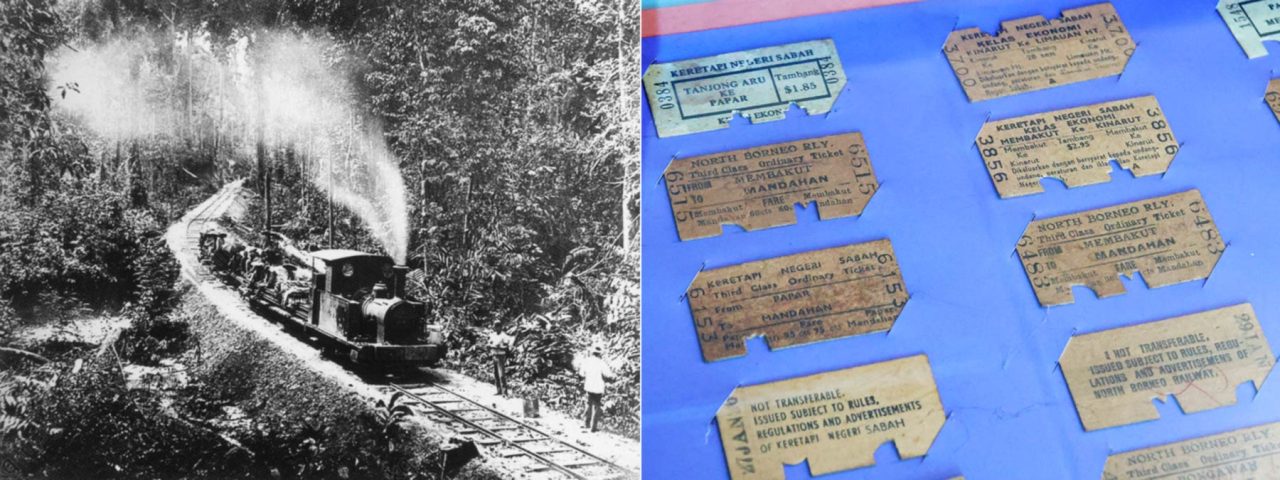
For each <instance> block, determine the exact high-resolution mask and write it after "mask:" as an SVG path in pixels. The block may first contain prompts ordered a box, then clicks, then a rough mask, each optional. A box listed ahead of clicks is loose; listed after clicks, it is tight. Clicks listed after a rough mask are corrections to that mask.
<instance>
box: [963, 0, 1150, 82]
mask: <svg viewBox="0 0 1280 480" xmlns="http://www.w3.org/2000/svg"><path fill="white" fill-rule="evenodd" d="M1133 49H1134V43H1133V39H1132V38H1130V37H1129V31H1128V30H1127V29H1126V28H1125V26H1124V23H1123V22H1121V21H1120V15H1119V14H1117V13H1116V9H1115V7H1114V6H1112V5H1111V4H1110V3H1099V4H1096V5H1089V6H1087V7H1081V8H1075V9H1071V10H1063V11H1062V16H1061V17H1059V18H1055V19H1050V20H1046V19H1045V18H1044V17H1042V16H1039V15H1037V16H1034V17H1026V18H1020V19H1017V20H1008V21H1005V22H1003V23H1002V24H1001V25H1000V31H999V32H998V33H997V34H996V35H991V34H988V33H986V32H983V31H982V30H981V29H979V28H977V27H974V28H966V29H963V30H956V31H953V32H951V35H950V36H949V37H947V43H946V46H945V47H943V52H944V53H946V55H947V60H948V61H950V62H951V69H952V71H954V72H955V74H956V78H957V79H958V80H960V84H961V85H962V86H963V87H964V92H965V94H966V95H968V96H969V101H970V102H978V101H982V100H989V99H992V98H999V97H1005V96H1009V95H1015V94H1019V93H1024V92H1030V91H1034V90H1043V89H1046V88H1050V87H1056V86H1058V85H1063V84H1067V83H1075V82H1082V81H1085V80H1092V79H1095V78H1103V77H1111V76H1115V75H1119V74H1120V73H1121V72H1123V71H1124V67H1125V65H1126V64H1128V63H1129V57H1130V56H1131V55H1133Z"/></svg>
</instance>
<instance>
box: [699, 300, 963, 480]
mask: <svg viewBox="0 0 1280 480" xmlns="http://www.w3.org/2000/svg"><path fill="white" fill-rule="evenodd" d="M903 308H904V309H905V308H906V307H905V306H904V307H903ZM916 357H924V366H925V368H927V369H929V379H930V380H932V382H933V389H932V390H933V395H934V396H935V397H937V398H938V406H939V407H942V422H941V423H939V424H938V428H937V429H935V430H933V431H932V432H927V433H928V434H929V445H928V446H927V447H925V449H924V453H922V454H920V455H919V456H918V457H903V456H902V451H901V450H900V449H899V447H898V441H897V439H895V438H890V439H888V440H885V441H883V442H880V443H879V444H877V445H876V446H875V448H872V449H871V450H870V452H869V454H870V456H871V463H865V464H862V465H858V466H855V467H853V468H848V469H844V470H837V471H833V472H826V473H822V474H818V473H814V472H813V462H812V461H811V459H810V457H811V455H808V454H806V455H805V456H804V458H803V459H801V460H800V461H799V462H796V463H785V462H780V463H779V464H778V466H777V467H778V468H779V469H783V468H785V467H788V466H792V467H794V466H797V465H800V464H802V463H803V464H805V465H807V466H808V467H807V470H809V472H808V473H809V476H811V477H812V476H818V475H831V474H834V473H838V472H850V471H855V470H860V469H864V468H867V467H874V466H876V465H877V463H876V459H875V452H878V451H880V449H881V448H884V445H885V444H886V443H892V444H893V452H894V454H896V455H898V460H900V461H902V460H910V459H913V458H921V459H923V458H925V457H927V456H928V455H929V452H930V451H932V450H933V446H934V444H935V443H938V437H939V436H940V435H941V434H942V429H943V428H945V427H946V426H947V423H949V422H951V413H950V412H948V411H947V406H946V405H945V404H943V403H942V391H941V389H939V388H938V377H937V375H935V374H934V371H933V362H932V361H930V360H929V354H927V353H917V354H914V355H907V356H902V357H895V358H890V359H886V360H874V361H871V362H867V363H860V364H857V365H853V366H849V367H843V368H836V369H832V370H823V371H819V372H813V373H806V374H802V375H795V376H790V377H785V378H780V379H776V380H764V381H761V382H757V383H751V384H744V383H738V384H737V385H736V386H734V387H733V390H730V391H729V395H727V396H725V397H724V400H722V401H721V402H720V403H719V406H718V407H716V412H715V414H714V415H713V416H712V417H711V418H712V420H713V421H714V423H715V424H716V430H717V431H716V436H717V437H720V438H721V440H720V441H719V442H717V443H719V444H720V448H722V449H723V448H724V441H723V437H722V435H721V433H720V432H719V429H720V413H721V412H723V411H724V407H725V405H726V404H728V403H729V399H730V398H733V397H734V396H736V395H737V394H738V391H739V390H741V389H743V388H749V387H758V386H761V385H769V384H775V383H784V382H788V381H792V380H799V379H802V378H806V377H813V376H818V375H822V374H826V373H834V372H839V371H843V370H853V369H856V368H862V367H869V366H872V365H877V364H881V363H888V362H898V361H903V360H907V359H912V358H916ZM929 413H931V412H929ZM708 433H710V432H708ZM721 456H722V457H723V458H724V460H725V462H726V463H727V462H728V461H729V460H730V457H729V453H728V452H721ZM730 468H731V466H730ZM955 478H960V479H961V480H963V479H964V477H963V476H960V477H955Z"/></svg>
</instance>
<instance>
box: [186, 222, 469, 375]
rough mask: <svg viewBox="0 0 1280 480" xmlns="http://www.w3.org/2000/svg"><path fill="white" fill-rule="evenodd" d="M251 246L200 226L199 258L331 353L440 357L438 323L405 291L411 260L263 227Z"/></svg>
mask: <svg viewBox="0 0 1280 480" xmlns="http://www.w3.org/2000/svg"><path fill="white" fill-rule="evenodd" d="M264 238H265V240H264V241H263V245H264V246H263V247H250V246H246V245H243V244H240V243H238V242H235V241H234V240H233V239H229V238H228V237H227V234H226V233H223V232H221V231H216V230H211V231H205V232H201V234H200V240H199V246H200V253H199V257H200V261H201V263H202V264H204V265H206V266H208V267H209V268H210V269H211V270H212V271H213V272H215V273H216V274H217V275H218V277H220V278H221V279H222V280H223V281H224V282H226V283H228V284H229V285H232V286H234V287H236V288H237V290H238V291H239V292H240V293H241V295H243V296H244V297H245V298H246V300H248V302H249V304H250V305H251V306H253V307H254V308H255V309H256V310H258V311H259V312H261V313H263V314H265V315H267V316H269V317H273V318H274V319H276V320H279V321H284V322H287V323H289V324H292V325H296V326H299V327H301V328H302V329H303V331H305V332H306V334H307V335H308V336H312V337H315V338H317V339H319V340H320V343H321V345H323V348H324V349H325V350H326V351H327V352H329V353H335V354H338V355H342V356H345V357H346V358H349V359H350V360H351V361H352V362H353V363H356V364H362V365H376V366H399V367H415V366H432V365H435V364H436V363H438V362H439V361H440V359H442V358H444V355H445V348H446V347H445V341H444V340H445V338H444V332H443V329H442V328H441V327H440V326H439V325H432V324H427V321H426V313H427V312H426V305H425V304H423V303H422V302H419V301H416V300H413V299H411V298H409V297H408V296H407V295H406V293H405V283H406V281H407V278H406V277H407V274H408V272H409V267H407V266H404V265H396V264H395V262H394V261H392V259H391V257H388V256H385V255H374V254H370V253H365V252H360V251H355V250H341V249H336V250H317V251H311V252H303V251H301V250H298V249H296V248H294V247H293V246H292V245H291V244H290V243H289V242H288V241H287V239H285V238H284V237H283V236H280V235H278V234H274V233H268V234H264Z"/></svg>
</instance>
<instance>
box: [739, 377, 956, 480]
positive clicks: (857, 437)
mask: <svg viewBox="0 0 1280 480" xmlns="http://www.w3.org/2000/svg"><path fill="white" fill-rule="evenodd" d="M945 422H946V413H945V412H944V411H943V407H942V401H941V399H940V398H939V397H938V387H937V384H936V383H935V382H934V378H933V371H932V370H931V369H930V367H929V359H928V358H927V357H926V356H925V355H916V356H912V357H904V358H900V359H896V360H890V361H886V362H880V363H873V364H869V365H864V366H860V367H853V368H848V369H844V370H836V371H831V372H826V373H820V374H816V375H810V376H806V377H799V378H793V379H789V380H783V381H779V382H773V383H766V384H760V385H752V386H745V387H738V388H735V389H734V390H733V394H732V395H730V396H729V398H728V400H726V401H725V403H724V405H722V406H721V407H720V411H719V412H717V413H716V423H718V424H719V427H720V441H721V442H723V445H724V452H725V459H726V461H727V462H728V466H729V474H730V477H731V478H733V480H785V478H786V475H785V473H784V470H783V468H782V467H783V465H796V464H799V463H800V462H803V461H805V460H806V459H807V460H808V461H809V472H810V473H811V474H813V475H815V476H816V475H823V474H827V473H831V472H838V471H841V470H851V469H854V468H859V467H866V466H869V465H873V464H875V451H876V449H877V448H879V447H880V445H883V444H884V443H885V442H889V441H892V442H894V445H895V446H896V447H897V449H898V456H899V457H901V458H903V459H908V458H915V457H920V456H924V454H925V453H927V452H928V451H929V447H930V446H931V445H932V444H933V441H934V439H935V438H937V436H938V432H939V431H940V430H942V424H943V423H945Z"/></svg>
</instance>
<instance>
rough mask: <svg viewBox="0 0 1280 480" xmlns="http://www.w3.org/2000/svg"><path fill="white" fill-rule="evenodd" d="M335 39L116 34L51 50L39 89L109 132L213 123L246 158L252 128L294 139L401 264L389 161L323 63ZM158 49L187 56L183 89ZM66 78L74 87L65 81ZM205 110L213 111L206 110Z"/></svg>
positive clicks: (399, 184) (400, 224)
mask: <svg viewBox="0 0 1280 480" xmlns="http://www.w3.org/2000/svg"><path fill="white" fill-rule="evenodd" d="M336 49H337V47H336V46H335V45H333V44H331V43H329V42H326V41H323V40H319V39H315V38H310V37H303V36H296V35H286V34H259V35H257V36H255V37H247V36H246V37H242V38H239V39H238V41H236V42H235V43H234V44H232V45H231V46H229V47H225V48H224V47H214V46H213V45H211V43H210V41H209V39H208V37H207V34H195V35H190V34H184V35H179V36H178V37H176V38H173V39H172V42H170V41H169V40H165V39H162V40H156V39H155V38H125V39H116V40H112V41H107V42H103V43H100V44H96V45H91V46H87V47H82V48H77V49H75V50H71V49H64V50H62V51H60V52H59V54H58V55H56V56H55V57H54V58H53V59H51V62H50V68H49V71H50V77H51V78H50V79H51V82H50V92H49V93H50V95H51V96H52V97H53V98H54V99H55V105H56V107H57V108H59V109H60V110H63V111H65V112H67V113H69V114H71V115H74V116H76V117H79V118H80V119H81V121H82V123H83V125H84V126H86V127H87V128H89V129H91V130H93V131H94V132H95V133H96V134H98V135H100V136H102V137H103V138H106V139H109V140H115V141H128V140H138V139H145V138H146V137H149V136H153V135H182V134H187V135H197V136H208V135H213V134H214V132H212V131H210V130H212V129H215V128H219V129H220V131H219V132H218V133H219V134H221V135H223V136H227V137H231V138H239V139H240V141H239V142H238V145H237V146H238V147H239V148H241V149H242V151H241V152H240V153H241V154H242V156H249V155H251V154H252V151H253V148H254V141H255V140H256V132H257V130H258V128H259V126H261V130H262V132H263V135H264V140H265V142H266V145H267V147H268V148H273V149H279V148H283V147H292V148H293V150H294V151H295V152H296V153H297V155H295V158H297V159H298V161H302V162H307V163H306V165H305V167H306V168H305V169H304V171H306V172H309V173H310V175H309V176H310V181H311V182H312V183H313V184H314V185H315V186H316V187H318V188H320V189H321V190H323V191H326V192H328V193H330V194H331V195H332V197H333V199H334V201H335V202H337V203H339V204H341V205H343V206H344V207H346V208H347V209H349V210H351V211H352V212H353V213H355V214H356V215H357V216H359V217H360V219H361V220H362V221H363V222H364V223H365V225H366V226H367V227H368V228H369V230H370V232H371V233H372V234H373V235H374V236H375V237H376V238H377V239H378V240H379V241H380V242H381V243H382V245H383V248H385V249H386V251H387V253H388V254H389V255H391V257H392V258H394V259H395V260H396V261H397V262H399V263H404V262H405V258H406V256H407V254H408V246H409V222H408V210H407V205H406V201H405V185H404V179H403V177H402V176H401V174H400V168H399V162H398V160H397V159H396V157H395V155H394V154H392V153H391V151H390V150H389V149H388V147H387V144H386V141H385V140H384V139H383V135H382V131H381V129H380V128H378V127H377V125H368V124H365V123H367V122H361V121H360V118H359V115H357V111H356V109H355V108H354V106H353V105H354V95H353V94H352V88H351V85H350V84H349V83H348V81H347V80H346V78H347V77H346V76H345V75H344V73H345V72H342V71H339V70H338V69H336V68H333V67H331V66H329V65H328V64H326V62H325V58H326V57H328V56H331V55H333V53H334V52H335V51H336ZM166 50H169V51H172V52H174V54H175V57H174V61H175V62H183V61H185V62H188V63H187V69H188V71H189V72H192V73H190V75H191V77H190V78H191V79H192V80H191V81H190V82H187V84H184V85H181V87H182V88H183V89H185V90H182V89H179V88H177V87H178V84H177V83H176V82H177V81H178V80H179V79H178V78H177V75H176V74H175V73H174V72H173V71H172V70H173V69H172V68H168V67H162V66H160V65H159V64H158V63H157V62H155V61H154V60H153V58H154V57H153V56H154V55H156V53H157V52H163V51H166ZM215 52H216V53H215ZM257 65H261V66H262V69H261V71H260V72H255V71H254V68H255V66H257ZM72 83H73V84H74V86H75V89H74V90H65V91H64V88H63V87H65V86H66V85H68V84H72ZM76 90H78V91H76ZM175 92H176V94H175ZM64 94H65V95H64ZM193 105H198V106H193ZM215 106H216V107H215ZM214 108H216V109H217V110H218V111H217V112H216V113H215V112H212V111H209V110H212V109H214ZM193 110H198V111H193ZM193 116H199V117H202V118H205V117H207V118H210V119H216V121H214V120H206V121H193V120H192V117H193ZM283 158H285V157H284V156H277V157H276V160H275V161H283ZM331 171H332V175H331V174H330V172H331Z"/></svg>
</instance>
